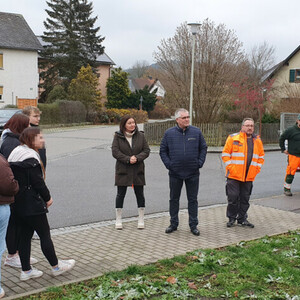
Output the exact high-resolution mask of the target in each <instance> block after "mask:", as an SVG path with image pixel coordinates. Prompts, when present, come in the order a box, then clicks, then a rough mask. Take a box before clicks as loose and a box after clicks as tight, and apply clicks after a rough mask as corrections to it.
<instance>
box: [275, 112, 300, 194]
mask: <svg viewBox="0 0 300 300" xmlns="http://www.w3.org/2000/svg"><path fill="white" fill-rule="evenodd" d="M286 140H287V141H288V146H287V149H285V141H286ZM279 146H280V148H281V152H282V153H285V154H286V155H288V166H287V168H286V174H285V180H284V181H285V182H284V194H285V195H286V196H293V194H292V192H291V185H292V182H293V180H294V176H295V173H296V172H297V171H299V168H300V114H299V115H298V117H297V121H296V124H295V125H294V126H292V127H289V128H288V129H287V130H285V131H284V132H283V134H282V135H281V136H280V138H279Z"/></svg>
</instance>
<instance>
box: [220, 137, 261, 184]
mask: <svg viewBox="0 0 300 300" xmlns="http://www.w3.org/2000/svg"><path fill="white" fill-rule="evenodd" d="M247 153H248V149H247V135H246V133H244V132H239V133H234V134H231V135H229V136H228V138H227V140H226V144H225V146H224V149H223V152H222V160H223V162H224V163H225V167H226V177H228V178H231V179H236V180H239V181H243V182H244V181H254V179H255V177H256V175H257V174H258V173H259V172H260V169H261V167H262V165H263V163H264V155H265V152H264V148H263V144H262V141H261V139H260V137H259V136H258V135H255V134H253V156H252V160H251V164H250V166H249V170H248V173H247V177H246V168H247Z"/></svg>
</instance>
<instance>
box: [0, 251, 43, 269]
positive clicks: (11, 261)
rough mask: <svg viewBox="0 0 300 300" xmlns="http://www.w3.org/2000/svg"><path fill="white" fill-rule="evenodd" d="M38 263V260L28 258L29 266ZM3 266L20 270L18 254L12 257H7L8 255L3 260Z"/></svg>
mask: <svg viewBox="0 0 300 300" xmlns="http://www.w3.org/2000/svg"><path fill="white" fill-rule="evenodd" d="M37 262H38V260H37V259H36V258H34V257H30V264H31V265H34V264H36V263H37ZM4 266H10V267H13V268H20V269H21V268H22V265H21V260H20V256H19V254H15V255H14V256H11V257H9V256H8V255H7V256H6V258H5V261H4Z"/></svg>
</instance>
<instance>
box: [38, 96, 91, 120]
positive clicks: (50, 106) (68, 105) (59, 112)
mask: <svg viewBox="0 0 300 300" xmlns="http://www.w3.org/2000/svg"><path fill="white" fill-rule="evenodd" d="M38 108H39V109H40V110H41V111H42V113H43V114H42V117H41V124H42V125H44V124H68V123H81V122H85V121H86V109H85V106H84V104H82V103H81V102H79V101H67V100H58V101H55V102H54V103H42V104H38Z"/></svg>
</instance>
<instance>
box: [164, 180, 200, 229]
mask: <svg viewBox="0 0 300 300" xmlns="http://www.w3.org/2000/svg"><path fill="white" fill-rule="evenodd" d="M183 182H185V188H186V195H187V199H188V212H189V226H190V228H191V229H194V228H196V227H197V225H198V200H197V196H198V191H199V175H197V176H193V177H191V178H188V179H179V178H176V177H172V176H169V185H170V207H169V211H170V216H171V225H172V226H173V227H176V228H177V227H178V224H179V219H178V212H179V199H180V194H181V189H182V186H183Z"/></svg>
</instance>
